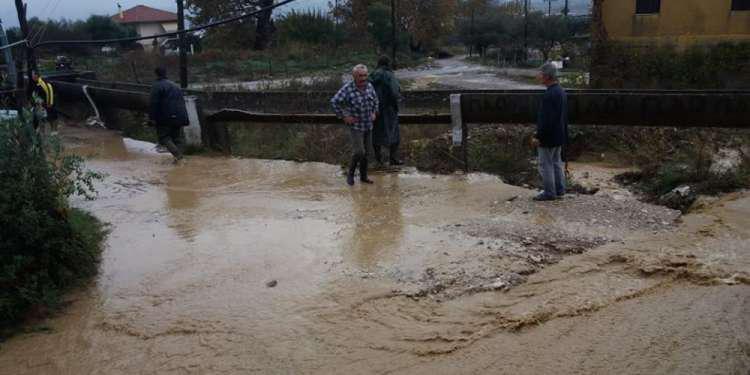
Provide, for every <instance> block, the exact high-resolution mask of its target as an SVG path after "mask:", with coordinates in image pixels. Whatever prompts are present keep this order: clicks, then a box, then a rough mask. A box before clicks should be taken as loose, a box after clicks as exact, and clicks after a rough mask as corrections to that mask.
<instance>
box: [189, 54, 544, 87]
mask: <svg viewBox="0 0 750 375" xmlns="http://www.w3.org/2000/svg"><path fill="white" fill-rule="evenodd" d="M370 69H371V70H372V69H374V67H372V66H371V67H370ZM509 74H510V75H514V76H518V77H522V76H523V77H528V75H529V71H528V70H524V69H503V70H501V69H496V68H492V67H487V66H482V65H478V64H474V63H471V62H468V61H466V59H465V56H458V57H453V58H449V59H440V60H434V61H432V62H431V63H430V64H428V65H423V66H420V67H418V68H413V69H401V70H397V71H396V76H397V77H398V78H399V79H402V80H409V81H411V82H409V85H408V87H406V88H407V89H409V90H425V89H431V88H453V89H472V90H483V89H487V90H490V89H494V90H508V89H519V90H523V89H543V88H544V87H543V86H541V85H535V84H529V83H524V82H521V81H518V80H514V79H511V78H509ZM531 75H532V77H533V73H531ZM326 79H327V78H326V77H325V76H323V77H315V76H308V77H298V78H287V79H273V80H258V81H246V82H231V83H221V82H210V83H194V84H191V85H190V88H191V89H194V90H219V91H221V90H241V91H242V90H246V91H257V90H268V89H279V88H284V87H286V86H289V85H290V84H303V85H307V86H314V85H315V84H316V82H325V80H326ZM342 79H343V80H345V81H346V80H350V79H351V75H350V74H349V73H348V72H345V73H343V76H342ZM526 81H528V78H527V79H526Z"/></svg>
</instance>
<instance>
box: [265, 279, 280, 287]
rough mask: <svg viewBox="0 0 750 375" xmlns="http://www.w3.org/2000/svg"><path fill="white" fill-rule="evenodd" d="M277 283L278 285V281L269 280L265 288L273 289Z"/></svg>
mask: <svg viewBox="0 0 750 375" xmlns="http://www.w3.org/2000/svg"><path fill="white" fill-rule="evenodd" d="M278 283H279V282H278V281H276V280H271V281H269V282H267V283H266V286H267V287H269V288H273V287H275V286H276V284H278Z"/></svg>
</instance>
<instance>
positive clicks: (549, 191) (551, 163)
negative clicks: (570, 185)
mask: <svg viewBox="0 0 750 375" xmlns="http://www.w3.org/2000/svg"><path fill="white" fill-rule="evenodd" d="M537 152H538V153H539V174H540V175H542V184H543V185H544V195H545V196H547V197H556V196H562V195H564V194H565V169H564V168H565V166H564V165H563V161H562V158H561V157H560V153H561V152H562V147H561V146H558V147H539V148H538V149H537Z"/></svg>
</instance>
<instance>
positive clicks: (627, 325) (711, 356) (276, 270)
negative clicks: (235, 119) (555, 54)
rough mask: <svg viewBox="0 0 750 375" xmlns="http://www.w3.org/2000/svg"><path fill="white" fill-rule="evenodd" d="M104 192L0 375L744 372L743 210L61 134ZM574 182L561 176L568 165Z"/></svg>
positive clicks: (748, 265) (6, 352)
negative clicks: (92, 237)
mask: <svg viewBox="0 0 750 375" xmlns="http://www.w3.org/2000/svg"><path fill="white" fill-rule="evenodd" d="M63 135H64V137H65V141H66V143H67V144H69V145H70V146H71V147H73V148H74V149H75V150H76V152H78V153H80V154H83V155H88V156H89V157H90V161H89V166H90V167H91V168H93V169H95V170H98V171H102V172H104V173H106V174H107V177H106V178H105V180H104V181H103V182H102V183H101V184H100V186H99V191H100V197H99V199H97V200H96V201H93V202H82V201H78V202H76V205H79V206H82V207H85V208H87V209H89V210H91V211H93V212H94V213H95V214H96V215H97V216H98V217H100V218H101V219H103V220H105V221H107V222H109V223H111V234H110V236H109V238H108V242H107V247H106V250H105V252H104V256H103V263H102V266H101V275H100V277H99V278H98V279H97V280H96V282H95V283H94V285H92V286H91V287H89V288H87V289H85V290H82V291H80V292H78V293H75V294H74V295H73V296H72V297H71V298H70V301H69V304H68V305H67V306H66V308H65V309H64V311H63V312H62V313H61V314H60V315H59V316H57V317H55V318H53V319H51V320H49V321H48V322H46V323H45V324H46V326H47V327H49V329H50V330H49V331H48V332H39V333H30V334H23V335H18V336H16V337H13V338H11V339H10V340H9V341H7V342H5V343H2V344H0V374H13V375H24V374H248V373H269V374H276V373H293V374H308V373H309V374H370V373H373V374H384V373H389V374H431V375H433V374H643V373H650V374H654V373H656V374H747V373H748V371H749V370H750V245H748V244H749V243H750V194H748V193H742V194H733V195H730V196H726V197H724V198H722V199H721V200H719V201H718V202H716V203H714V204H713V205H712V206H710V207H707V208H705V209H704V210H703V211H701V212H698V213H695V214H690V215H687V216H684V217H681V216H680V215H679V214H678V213H677V212H675V211H672V210H668V209H665V208H662V207H656V206H651V205H647V204H643V203H640V202H638V201H635V200H633V199H632V198H628V197H627V196H625V197H619V198H615V197H612V196H611V195H606V194H605V195H595V196H570V197H568V198H566V199H565V200H562V201H555V202H545V203H532V202H531V201H530V197H531V196H532V195H533V194H534V192H532V191H529V190H526V189H522V188H518V187H514V186H509V185H505V184H503V183H502V182H501V181H499V180H498V179H497V178H495V177H491V176H487V175H480V174H472V175H468V176H462V175H451V176H432V175H429V174H422V173H417V172H415V171H412V170H405V171H404V172H402V173H398V174H380V175H375V176H374V180H375V184H374V185H372V186H361V185H356V186H355V187H353V188H349V187H348V186H346V185H345V184H344V179H343V177H342V175H341V172H340V169H339V168H338V167H335V166H331V165H326V164H318V163H294V162H285V161H265V160H248V159H236V158H207V157H192V158H190V160H189V161H188V162H187V164H186V165H182V166H176V167H175V166H172V165H171V164H170V161H169V157H168V156H167V155H163V154H156V153H154V152H153V151H152V150H153V145H150V144H147V143H142V142H137V141H132V140H127V139H125V140H124V139H122V138H121V137H119V136H118V135H116V134H114V133H111V132H108V131H103V130H102V131H93V130H84V129H77V128H65V129H63ZM574 167H575V166H574Z"/></svg>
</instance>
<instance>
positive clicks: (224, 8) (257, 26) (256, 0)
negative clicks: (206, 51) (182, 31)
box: [186, 0, 276, 50]
mask: <svg viewBox="0 0 750 375" xmlns="http://www.w3.org/2000/svg"><path fill="white" fill-rule="evenodd" d="M271 5H273V0H187V3H186V9H187V10H188V12H187V13H188V14H191V15H192V16H190V21H191V22H192V23H193V24H196V25H204V24H207V23H211V22H215V21H218V20H221V19H225V18H230V17H235V16H239V15H241V14H246V13H249V12H254V11H257V10H258V9H261V8H264V7H267V6H271ZM272 13H273V12H272V11H271V10H268V11H264V12H261V13H260V14H258V15H257V17H254V18H245V19H243V20H241V21H238V22H236V23H231V24H228V25H225V26H221V27H218V28H211V29H209V30H208V36H209V39H217V40H221V41H222V42H223V43H226V42H229V44H230V45H232V44H234V45H235V46H238V47H249V46H251V45H252V47H253V49H255V50H263V49H266V48H268V46H269V45H270V42H271V40H272V37H273V34H274V32H275V31H276V27H275V25H274V22H273V18H272V15H273V14H272Z"/></svg>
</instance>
